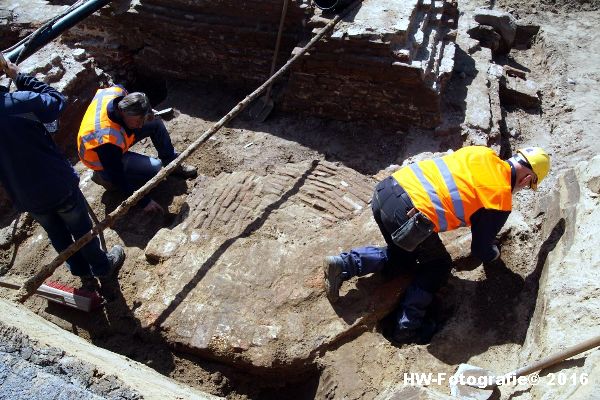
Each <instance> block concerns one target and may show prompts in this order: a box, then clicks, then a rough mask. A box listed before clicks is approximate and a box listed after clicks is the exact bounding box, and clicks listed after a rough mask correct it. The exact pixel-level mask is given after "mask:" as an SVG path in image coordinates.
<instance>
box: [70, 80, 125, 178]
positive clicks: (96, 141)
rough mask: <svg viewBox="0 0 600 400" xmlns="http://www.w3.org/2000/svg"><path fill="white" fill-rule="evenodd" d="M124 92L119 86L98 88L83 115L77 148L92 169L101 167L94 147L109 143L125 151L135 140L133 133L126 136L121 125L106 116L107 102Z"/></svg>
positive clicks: (82, 158) (81, 157) (80, 156)
mask: <svg viewBox="0 0 600 400" xmlns="http://www.w3.org/2000/svg"><path fill="white" fill-rule="evenodd" d="M126 94H127V92H126V91H125V90H124V89H122V88H120V87H111V88H108V89H99V90H98V91H97V92H96V95H95V96H94V98H93V99H92V102H91V103H90V105H89V106H88V109H87V111H86V113H85V115H84V117H83V121H82V122H81V127H80V128H79V134H78V135H77V149H78V154H79V158H80V159H81V161H82V162H83V163H84V164H85V165H86V166H87V167H89V168H91V169H93V170H102V169H103V167H102V164H101V163H100V160H99V159H98V154H97V153H96V152H95V151H94V149H95V148H97V147H98V146H101V145H103V144H106V143H110V144H114V145H116V146H119V147H120V148H121V150H122V151H123V153H125V152H126V151H127V150H128V149H129V147H131V145H132V144H133V142H134V141H135V137H134V136H133V135H131V136H128V135H127V134H126V132H125V129H124V128H123V127H122V126H121V125H119V124H117V123H116V122H114V121H112V120H111V119H110V118H109V117H108V110H107V105H108V102H109V101H111V100H112V99H114V98H115V97H118V96H122V95H126Z"/></svg>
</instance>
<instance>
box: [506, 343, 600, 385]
mask: <svg viewBox="0 0 600 400" xmlns="http://www.w3.org/2000/svg"><path fill="white" fill-rule="evenodd" d="M597 346H600V336H597V337H595V338H591V339H588V340H586V341H585V342H582V343H579V344H578V345H575V346H572V347H569V348H567V349H565V350H563V351H561V352H560V353H556V354H554V355H551V356H548V357H545V358H542V359H541V360H539V361H536V362H535V363H533V364H531V365H526V366H525V367H522V368H519V369H517V370H515V371H512V372H509V373H508V374H506V376H516V377H517V378H518V377H519V376H524V375H529V374H531V373H532V372H535V371H540V370H542V369H544V368H547V367H550V366H552V365H554V364H557V363H559V362H561V361H563V360H566V359H567V358H570V357H573V356H574V355H576V354H579V353H583V352H584V351H586V350H589V349H593V348H594V347H597Z"/></svg>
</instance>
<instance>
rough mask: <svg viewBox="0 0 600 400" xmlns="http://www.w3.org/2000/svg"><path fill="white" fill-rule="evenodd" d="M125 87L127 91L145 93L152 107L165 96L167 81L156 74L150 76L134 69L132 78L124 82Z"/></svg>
mask: <svg viewBox="0 0 600 400" xmlns="http://www.w3.org/2000/svg"><path fill="white" fill-rule="evenodd" d="M125 88H126V89H127V91H128V92H129V93H131V92H143V93H146V95H147V96H148V98H149V99H150V103H152V107H156V105H157V104H160V103H161V102H162V101H163V100H164V99H166V98H167V93H168V90H167V81H166V80H165V79H163V78H161V77H158V76H151V75H147V74H144V73H140V72H139V70H138V71H136V74H135V75H134V78H133V79H132V80H131V81H130V82H128V83H126V84H125Z"/></svg>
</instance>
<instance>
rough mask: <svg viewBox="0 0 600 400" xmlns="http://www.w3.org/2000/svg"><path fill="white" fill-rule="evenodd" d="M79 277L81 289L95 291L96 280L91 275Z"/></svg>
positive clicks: (96, 288)
mask: <svg viewBox="0 0 600 400" xmlns="http://www.w3.org/2000/svg"><path fill="white" fill-rule="evenodd" d="M79 279H81V289H83V290H87V291H88V292H95V291H96V290H98V281H97V280H96V278H94V276H93V275H84V276H80V277H79Z"/></svg>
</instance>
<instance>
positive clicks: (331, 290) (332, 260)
mask: <svg viewBox="0 0 600 400" xmlns="http://www.w3.org/2000/svg"><path fill="white" fill-rule="evenodd" d="M343 267H344V260H342V257H340V256H327V257H325V260H324V262H323V272H324V274H325V292H326V293H327V298H328V299H329V301H331V302H332V303H335V302H336V301H338V299H339V298H340V287H342V281H343V279H342V272H343V271H344V268H343Z"/></svg>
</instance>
